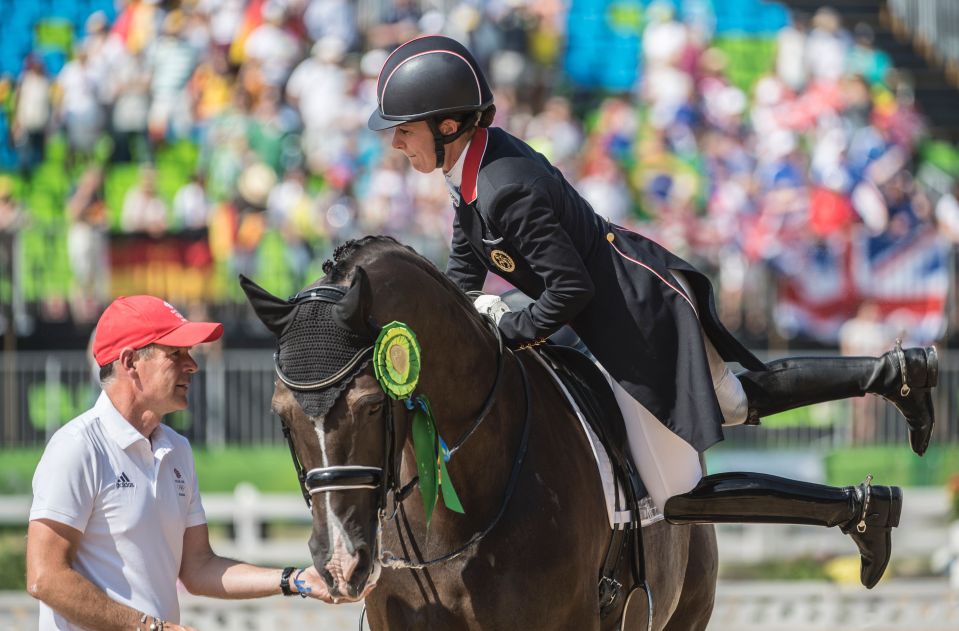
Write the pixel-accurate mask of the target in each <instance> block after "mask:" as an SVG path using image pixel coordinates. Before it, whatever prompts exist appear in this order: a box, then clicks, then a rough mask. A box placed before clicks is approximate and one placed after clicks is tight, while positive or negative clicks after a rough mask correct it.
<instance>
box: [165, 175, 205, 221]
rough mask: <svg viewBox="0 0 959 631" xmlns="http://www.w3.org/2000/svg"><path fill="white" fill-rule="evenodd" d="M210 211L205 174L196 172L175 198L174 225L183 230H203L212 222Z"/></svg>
mask: <svg viewBox="0 0 959 631" xmlns="http://www.w3.org/2000/svg"><path fill="white" fill-rule="evenodd" d="M209 211H210V209H209V204H208V203H207V199H206V189H205V187H204V182H203V173H202V172H200V171H195V172H194V173H192V174H191V177H190V181H189V182H187V183H186V184H184V185H183V186H182V187H180V190H178V191H177V192H176V194H175V195H174V196H173V223H174V225H176V226H178V227H179V228H180V229H182V230H202V229H204V228H206V227H207V225H208V223H209V221H210V212H209Z"/></svg>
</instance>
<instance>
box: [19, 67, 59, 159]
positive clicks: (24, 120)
mask: <svg viewBox="0 0 959 631" xmlns="http://www.w3.org/2000/svg"><path fill="white" fill-rule="evenodd" d="M50 87H51V84H50V79H48V78H47V73H46V71H45V69H44V67H43V63H42V62H41V61H40V60H39V59H38V58H37V57H35V56H33V55H30V56H29V57H27V62H26V64H25V67H24V71H23V74H22V75H20V80H19V81H18V82H17V90H16V99H15V101H14V104H13V126H12V128H11V130H10V131H11V133H12V136H13V142H14V145H15V146H16V148H17V158H18V162H19V165H20V172H21V173H22V174H23V176H24V177H30V176H31V175H32V173H33V170H34V169H35V168H36V167H37V166H38V165H39V164H40V163H41V162H43V157H44V149H45V147H46V143H47V124H48V123H49V121H50V113H51V103H50Z"/></svg>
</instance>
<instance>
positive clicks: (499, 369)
mask: <svg viewBox="0 0 959 631" xmlns="http://www.w3.org/2000/svg"><path fill="white" fill-rule="evenodd" d="M325 289H332V290H336V291H335V292H333V293H340V295H342V291H343V290H342V288H340V287H338V286H335V285H333V286H330V285H327V286H321V287H317V288H314V289H311V290H310V293H308V294H306V295H304V296H300V295H299V294H298V295H297V296H294V298H293V299H292V301H294V302H300V301H307V300H329V297H328V296H323V297H319V295H318V294H317V290H325ZM321 293H322V292H321ZM484 322H485V323H486V324H487V325H488V326H489V328H490V329H491V330H492V331H493V333H494V335H495V336H496V340H497V361H496V376H495V378H494V380H493V385H492V387H491V388H490V391H489V393H488V394H487V395H486V399H485V400H484V402H483V406H482V408H481V409H480V411H479V413H478V414H477V415H476V418H475V420H474V421H473V422H472V424H471V425H470V427H469V428H468V429H467V430H466V431H465V432H464V433H463V434H462V436H460V437H459V439H457V440H456V441H455V442H454V443H453V444H452V446H450V447H449V457H452V456H453V454H455V453H456V452H457V451H458V450H459V449H460V448H461V447H462V446H463V444H464V443H465V442H466V441H467V440H468V439H469V438H470V436H472V435H473V433H474V432H475V431H476V430H477V429H478V428H479V426H480V425H481V424H482V423H483V420H485V419H486V417H487V416H488V415H489V412H490V410H491V409H492V407H493V404H494V403H495V401H496V395H497V394H498V392H499V387H500V384H501V382H502V375H503V367H504V364H505V358H506V354H507V353H509V354H511V355H512V352H511V351H509V350H508V349H506V348H504V345H503V338H502V335H501V334H500V332H499V328H498V327H497V326H496V324H495V323H494V322H493V321H492V320H491V319H489V318H484ZM372 352H373V346H372V345H370V346H369V347H366V348H363V349H361V350H359V351H358V352H357V353H356V354H355V355H354V357H353V358H352V359H351V360H350V361H349V362H348V363H347V365H346V366H344V367H343V368H342V369H340V370H338V371H337V372H336V374H334V375H332V376H330V377H327V378H326V379H323V380H320V381H316V382H311V383H303V382H298V381H295V380H293V379H290V378H289V377H288V376H287V375H286V374H284V372H283V370H282V369H281V367H280V365H279V362H278V361H277V360H278V352H277V353H275V354H274V368H275V370H276V375H277V378H278V379H279V380H280V381H281V382H282V383H283V384H284V385H285V386H286V387H287V388H289V389H291V390H294V391H300V392H308V391H313V390H320V389H323V388H329V387H333V386H336V385H338V384H339V383H340V382H342V381H343V380H344V379H346V378H347V376H348V375H350V374H352V370H353V369H355V367H356V366H357V365H359V364H360V362H362V361H364V360H365V358H366V357H367V356H369V355H370V354H371V353H372ZM514 357H515V355H514ZM516 363H517V366H519V369H520V374H521V376H522V379H523V386H524V392H525V397H526V413H525V417H524V424H523V434H522V438H521V442H520V446H519V449H518V450H517V455H516V458H515V459H514V462H513V469H512V472H511V474H510V479H509V482H508V483H507V489H506V493H505V496H504V499H503V503H502V505H501V507H500V510H499V512H498V514H497V515H496V517H495V518H494V519H493V521H492V522H491V523H490V524H489V526H487V527H486V528H485V529H483V530H482V531H481V532H479V533H477V534H476V535H474V536H473V537H472V538H471V539H470V540H469V541H468V542H467V543H466V544H465V545H464V546H462V547H461V548H460V549H459V550H456V551H455V552H452V553H449V554H446V555H443V556H441V557H438V558H436V559H432V560H430V561H425V562H416V561H411V560H408V559H403V558H398V557H396V556H394V555H393V554H391V553H389V552H384V553H383V554H382V556H381V557H380V560H381V562H382V563H383V564H384V565H387V566H389V567H406V568H421V567H426V566H428V565H432V564H433V563H440V562H444V561H449V560H451V559H453V558H455V557H457V556H459V555H460V554H462V553H463V552H465V551H466V550H468V549H469V548H471V547H472V546H474V545H476V544H477V543H478V542H479V541H480V540H481V539H482V538H483V537H484V536H485V535H486V534H487V533H488V532H489V531H490V530H492V528H493V527H494V526H495V525H496V524H497V523H498V522H499V520H500V518H501V517H502V515H503V513H504V512H505V509H506V505H507V504H508V503H509V500H510V498H511V497H512V494H513V491H514V489H515V487H516V481H517V479H518V477H519V471H520V468H521V465H522V463H523V460H524V458H525V455H526V451H527V445H528V439H529V418H530V407H531V406H530V391H529V379H528V377H527V374H526V368H525V367H524V366H523V363H522V362H521V361H519V359H518V358H517V362H516ZM354 378H355V377H354ZM395 403H400V404H402V405H403V406H404V409H405V410H406V412H407V413H408V414H409V413H411V412H412V411H413V410H414V402H413V401H412V400H411V399H408V400H406V401H392V400H390V402H389V403H388V404H387V406H386V407H387V411H386V432H385V439H384V442H385V445H384V447H385V462H384V463H383V466H382V467H375V466H362V465H337V466H327V467H316V468H313V469H310V470H307V469H306V468H305V467H304V466H303V464H302V463H301V462H300V460H299V458H297V456H296V449H295V448H294V446H293V437H292V434H291V431H290V428H289V426H288V425H287V424H286V421H282V423H283V436H284V437H285V438H286V441H287V445H288V446H289V448H290V455H291V456H292V458H293V466H294V468H295V469H296V472H297V477H298V479H299V481H300V490H301V491H302V493H303V499H304V500H305V501H306V505H307V507H308V508H312V496H313V495H314V494H317V493H327V492H333V491H346V490H353V489H369V490H374V491H379V493H380V497H379V505H378V514H379V516H380V522H381V523H382V521H383V520H384V519H386V520H391V519H393V518H394V517H395V516H396V513H397V509H398V508H399V505H400V504H401V503H402V502H403V500H405V499H406V497H407V496H408V495H409V493H410V492H411V491H412V490H413V488H414V487H415V486H416V484H417V483H418V478H417V477H414V478H413V479H412V480H410V481H409V482H408V483H407V484H405V485H401V484H400V480H399V472H398V464H399V462H398V458H397V453H398V451H399V450H398V449H397V446H396V423H395V418H394V415H393V407H394V404H395ZM313 422H314V424H315V420H314V421H313ZM390 495H392V497H393V502H394V505H393V509H392V511H391V512H390V515H389V516H387V515H386V505H387V498H388V496H390Z"/></svg>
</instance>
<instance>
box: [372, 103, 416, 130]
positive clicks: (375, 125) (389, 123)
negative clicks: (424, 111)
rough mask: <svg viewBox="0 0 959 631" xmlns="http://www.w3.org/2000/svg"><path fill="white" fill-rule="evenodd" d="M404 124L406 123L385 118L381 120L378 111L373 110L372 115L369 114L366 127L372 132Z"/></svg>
mask: <svg viewBox="0 0 959 631" xmlns="http://www.w3.org/2000/svg"><path fill="white" fill-rule="evenodd" d="M405 122H406V121H397V120H389V119H387V118H383V116H382V115H381V114H380V109H379V108H376V109H375V110H373V113H372V114H370V120H368V121H367V122H366V126H367V127H369V128H370V129H372V130H373V131H383V130H384V129H390V128H392V127H397V126H399V125H402V124H403V123H405Z"/></svg>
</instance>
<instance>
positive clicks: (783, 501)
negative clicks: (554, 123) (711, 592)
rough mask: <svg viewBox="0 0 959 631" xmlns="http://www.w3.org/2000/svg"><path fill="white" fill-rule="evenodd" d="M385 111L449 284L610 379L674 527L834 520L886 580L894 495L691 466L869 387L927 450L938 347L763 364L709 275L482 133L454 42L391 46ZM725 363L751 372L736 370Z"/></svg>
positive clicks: (484, 105)
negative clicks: (435, 178)
mask: <svg viewBox="0 0 959 631" xmlns="http://www.w3.org/2000/svg"><path fill="white" fill-rule="evenodd" d="M377 101H378V108H377V110H376V111H375V112H373V114H372V115H371V116H370V119H369V127H370V128H371V129H373V130H384V129H389V128H393V129H394V131H393V142H392V144H393V147H394V148H395V149H398V150H399V151H402V152H403V153H404V154H405V155H406V157H407V158H408V159H409V161H410V164H411V165H412V167H413V168H414V169H416V170H417V171H420V172H423V173H429V172H431V171H433V170H434V169H438V168H441V169H442V170H443V173H444V175H445V176H446V180H447V185H448V186H449V189H450V195H451V197H452V199H453V204H454V208H455V218H454V220H453V242H452V249H451V254H450V260H449V266H448V268H447V274H448V275H449V277H450V278H451V279H452V280H453V281H454V282H456V284H457V285H459V286H460V288H462V289H463V290H464V291H477V290H481V289H482V287H483V283H484V280H485V278H486V274H487V272H493V273H494V274H497V275H499V276H501V277H503V278H504V279H506V280H507V281H509V282H510V283H512V284H513V285H514V286H515V287H517V288H518V289H520V290H522V291H523V292H525V293H526V294H527V295H529V296H530V297H532V298H533V302H532V303H531V304H529V305H528V306H526V307H525V308H523V309H520V310H516V311H509V309H508V308H507V307H506V306H505V305H504V304H503V303H502V301H500V300H499V298H498V297H495V296H481V297H480V298H478V299H477V300H476V305H477V308H479V309H480V310H481V311H485V312H487V313H489V314H490V315H492V316H494V318H495V319H496V320H497V322H498V325H499V329H500V331H501V333H502V335H503V337H504V338H505V340H506V341H507V342H508V343H509V344H510V345H512V346H514V347H516V346H520V345H526V344H530V343H536V342H538V341H541V340H543V339H544V338H546V337H548V336H550V335H551V334H553V333H555V332H556V331H557V330H558V329H559V328H560V327H562V326H563V325H566V324H568V325H569V326H570V327H572V329H573V330H574V331H575V332H576V333H577V334H578V335H579V337H580V338H581V339H582V340H583V342H584V343H585V344H586V346H587V347H588V348H589V350H590V352H592V354H593V355H594V356H595V357H596V359H597V360H598V362H599V363H600V364H601V365H602V367H603V368H604V369H605V370H606V371H607V372H608V374H609V375H611V376H612V380H611V382H612V386H613V390H614V392H615V394H616V398H617V400H618V402H619V404H620V407H621V408H622V409H623V413H624V417H625V418H626V427H627V434H628V436H629V442H630V449H631V451H632V454H633V458H634V460H635V461H636V465H637V467H638V469H639V472H640V475H641V477H642V479H643V481H644V483H645V484H646V487H647V489H648V491H649V493H650V495H651V496H652V498H653V501H654V502H655V503H656V505H657V506H659V507H660V508H661V509H662V510H663V514H664V515H665V518H666V519H667V520H668V521H670V522H672V523H676V524H685V523H694V522H709V523H719V522H740V523H742V522H771V523H795V524H815V525H822V526H839V527H840V529H842V531H843V532H845V533H847V534H849V535H850V536H851V537H852V538H853V540H854V541H855V542H856V545H857V546H858V547H859V550H860V553H861V557H862V568H861V574H860V578H861V580H862V582H863V584H864V585H865V586H866V587H870V588H871V587H872V586H873V585H875V584H876V582H878V580H879V578H880V577H881V576H882V573H883V571H884V570H885V567H886V564H887V563H888V560H889V555H890V551H891V530H892V528H893V527H895V526H896V525H898V523H899V515H900V512H901V509H902V494H901V491H900V489H899V488H898V487H888V486H871V485H870V484H869V482H868V480H867V481H866V482H865V483H863V484H861V485H859V486H849V487H843V488H837V487H829V486H823V485H819V484H812V483H807V482H801V481H796V480H789V479H785V478H779V477H775V476H770V475H766V474H758V473H724V474H717V475H710V476H705V477H703V475H702V468H701V466H700V454H701V453H702V452H703V451H704V450H705V449H707V448H708V447H710V446H711V445H713V444H714V443H716V442H718V441H720V440H722V438H723V433H722V426H723V425H735V424H740V423H744V422H747V421H751V422H754V423H755V422H758V420H759V418H760V417H762V416H765V415H768V414H773V413H776V412H780V411H783V410H787V409H791V408H794V407H799V406H803V405H809V404H812V403H817V402H820V401H827V400H832V399H838V398H843V397H850V396H862V395H864V394H865V393H867V392H871V393H875V394H878V395H881V396H883V397H885V398H886V399H887V400H889V401H891V402H892V403H893V404H894V405H896V406H897V407H898V408H899V410H900V411H901V412H902V413H903V414H904V415H905V417H906V420H907V422H908V424H909V431H910V441H911V444H912V448H913V449H914V450H915V451H916V452H917V453H918V454H920V455H922V453H923V452H924V451H925V449H926V446H927V445H928V442H929V436H930V433H931V431H932V426H933V422H934V418H933V409H932V397H931V392H930V391H931V389H932V388H933V387H934V386H935V385H936V381H937V377H938V364H937V357H936V352H935V349H934V348H927V349H921V348H911V349H906V350H903V349H901V348H900V347H898V345H897V347H896V348H895V349H894V350H892V351H890V352H888V353H886V354H885V355H883V356H882V357H877V358H872V357H858V358H845V357H830V358H789V359H782V360H777V361H774V362H771V363H770V364H768V365H766V364H763V363H762V362H761V361H759V360H758V359H757V358H756V357H755V356H753V354H752V353H750V352H749V351H748V350H746V348H745V347H743V346H742V345H741V344H740V343H739V342H738V341H737V340H736V339H735V338H734V337H733V336H732V335H731V334H730V333H729V332H728V331H727V330H726V328H725V327H724V326H723V324H722V323H721V322H720V321H719V318H718V316H717V314H716V308H715V303H714V300H713V292H712V287H711V285H710V282H709V280H708V279H707V278H706V277H705V276H704V275H703V274H702V273H700V272H699V271H697V270H696V269H695V268H693V267H692V266H691V265H690V264H688V263H687V262H685V261H683V260H682V259H680V258H678V257H677V256H675V255H673V254H672V253H670V252H668V251H666V250H665V249H663V248H662V247H660V246H659V245H657V244H656V243H653V242H652V241H650V240H648V239H646V238H644V237H642V236H640V235H638V234H635V233H633V232H630V231H628V230H626V229H624V228H621V227H619V226H616V225H613V224H611V223H609V222H608V221H607V220H605V219H604V218H602V217H600V216H599V215H597V214H596V213H595V212H594V211H593V209H592V208H591V207H590V206H589V204H588V203H587V202H586V201H585V200H584V199H583V198H582V197H580V195H579V194H578V193H577V192H576V191H575V190H574V189H573V187H572V186H570V184H569V183H568V182H567V181H566V180H565V179H564V178H563V176H562V175H561V174H560V172H559V171H558V170H557V169H556V168H554V167H553V166H552V165H551V164H550V163H549V162H548V161H547V160H546V159H545V158H544V157H543V156H542V155H540V154H538V153H536V152H535V151H534V150H532V149H531V148H530V147H529V146H528V145H527V144H526V143H524V142H523V141H521V140H519V139H517V138H515V137H513V136H511V135H510V134H508V133H507V132H505V131H503V130H502V129H498V128H495V127H490V125H491V123H492V120H493V114H494V112H495V108H494V106H493V95H492V92H491V90H490V88H489V85H488V84H487V82H486V78H485V77H484V76H483V72H482V71H481V69H480V68H479V67H478V65H477V64H476V61H475V60H474V59H473V57H472V55H471V54H470V53H469V51H468V50H467V49H466V48H465V47H464V46H462V45H461V44H460V43H458V42H456V41H455V40H452V39H449V38H447V37H442V36H426V37H421V38H417V39H414V40H412V41H409V42H407V43H405V44H403V45H402V46H400V47H399V48H397V49H396V50H395V51H394V52H393V53H392V55H390V57H389V58H388V59H387V60H386V62H385V64H384V66H383V69H382V70H381V72H380V76H379V79H378V82H377ZM726 361H735V362H739V363H740V364H741V365H742V366H743V367H745V368H746V369H747V370H746V371H745V372H742V373H739V374H733V373H732V372H730V370H729V368H728V367H727V365H726Z"/></svg>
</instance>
